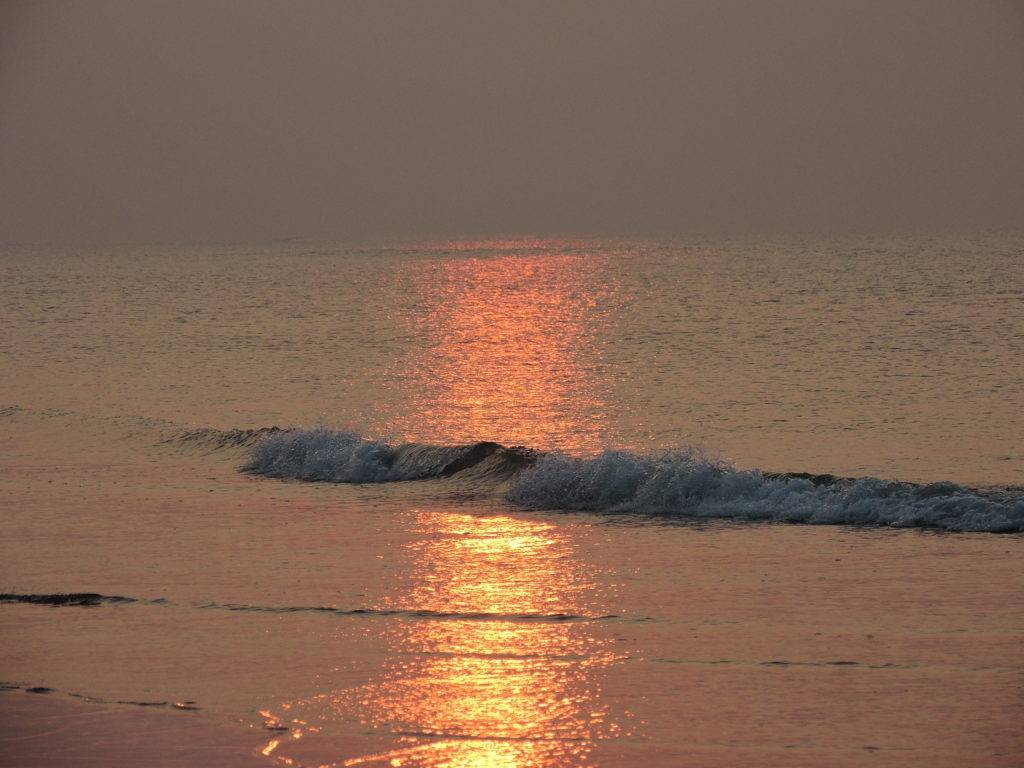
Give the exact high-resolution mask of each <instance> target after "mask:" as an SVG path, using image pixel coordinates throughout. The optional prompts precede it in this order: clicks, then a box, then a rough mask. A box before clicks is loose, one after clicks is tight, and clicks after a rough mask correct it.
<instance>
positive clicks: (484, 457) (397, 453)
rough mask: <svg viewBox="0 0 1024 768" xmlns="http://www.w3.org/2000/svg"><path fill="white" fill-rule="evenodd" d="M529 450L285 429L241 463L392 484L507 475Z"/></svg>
mask: <svg viewBox="0 0 1024 768" xmlns="http://www.w3.org/2000/svg"><path fill="white" fill-rule="evenodd" d="M532 456H533V454H532V452H531V451H527V450H526V449H519V448H506V447H504V446H502V445H499V444H498V443H491V442H479V443H472V444H470V445H450V446H438V445H420V444H418V443H404V444H402V445H398V446H392V445H389V444H388V443H385V442H381V441H379V440H371V439H368V438H365V437H362V436H361V435H358V434H356V433H354V432H342V431H338V430H332V429H325V428H320V429H311V430H298V429H296V430H281V431H278V432H274V433H272V434H269V435H265V436H264V437H263V438H262V439H261V440H259V442H257V443H256V446H255V448H254V449H253V452H252V458H251V460H250V461H249V463H248V464H246V465H245V466H244V467H242V471H243V472H249V473H252V474H256V475H264V476H266V477H276V478H286V479H294V480H306V481H310V482H326V483H388V482H396V481H402V480H425V479H428V478H436V477H450V476H452V475H454V474H456V473H463V472H466V471H467V470H473V474H475V475H476V476H478V477H490V478H495V479H499V478H502V477H507V476H509V475H510V474H512V473H514V472H516V471H517V470H519V469H521V468H522V467H523V466H525V465H526V464H527V463H528V462H530V461H532Z"/></svg>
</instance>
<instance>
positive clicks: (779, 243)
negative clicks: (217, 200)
mask: <svg viewBox="0 0 1024 768" xmlns="http://www.w3.org/2000/svg"><path fill="white" fill-rule="evenodd" d="M1022 259H1024V237H1021V236H1012V235H986V236H975V237H938V236H935V237H920V236H915V237H910V236H907V237H893V238H886V239H867V238H843V239H839V238H831V239H829V238H821V237H804V238H786V239H774V240H722V239H688V240H658V239H646V240H640V239H634V240H625V239H618V240H596V239H570V238H564V239H509V240H479V241H468V240H463V241H445V242H416V243H406V242H403V243H363V244H345V243H309V242H283V243H272V244H266V245H259V246H203V247H197V246H190V247H184V246H174V247H172V246H148V247H142V246H121V247H111V248H106V249H96V248H92V249H79V250H75V249H56V248H44V247H14V246H7V247H4V248H3V249H2V251H0V300H2V301H0V366H2V371H3V375H2V377H0V499H2V500H0V510H2V516H3V523H4V524H3V526H2V529H0V593H2V594H0V633H2V634H0V637H2V640H3V647H4V651H3V654H2V658H0V681H3V682H4V683H5V686H6V687H7V688H8V689H9V690H7V691H4V692H0V708H3V710H0V711H3V713H4V714H6V717H5V718H4V719H5V721H6V722H7V723H8V724H7V725H6V726H5V730H2V731H0V753H3V754H6V755H7V757H3V756H2V755H0V763H2V764H5V765H36V764H38V765H73V764H89V765H95V764H110V765H115V764H117V765H120V764H125V765H129V764H133V759H134V760H135V761H136V762H137V761H138V759H140V758H139V756H140V755H145V759H146V762H147V764H166V765H175V764H181V765H185V764H192V762H190V761H188V760H186V759H185V758H184V757H183V755H184V754H185V753H184V752H183V751H182V750H183V749H187V748H188V746H189V745H190V744H191V745H192V747H193V749H194V750H195V751H198V752H199V753H201V754H207V755H211V754H215V755H218V756H219V757H218V758H217V759H218V760H220V761H222V764H225V765H226V764H228V762H225V761H227V760H228V758H229V756H230V757H231V759H235V757H237V758H238V759H240V760H251V764H253V765H260V764H263V765H267V766H294V767H298V766H350V765H367V766H372V765H382V766H384V765H389V766H400V765H401V766H459V767H463V766H635V765H664V766H675V765H695V766H696V765H699V766H734V765H758V766H762V765H763V766H775V765H777V766H821V765H829V766H859V765H871V766H917V765H921V766H925V765H927V766H945V765H948V766H961V765H973V766H1018V765H1020V764H1021V760H1022V759H1024V736H1022V735H1021V733H1020V730H1019V727H1018V726H1019V722H1020V717H1021V715H1022V714H1024V683H1022V681H1024V644H1022V639H1024V600H1022V599H1021V595H1022V594H1024V557H1022V556H1024V535H1022V534H1024V447H1022V437H1024V383H1022V382H1024V270H1022V269H1021V263H1022ZM40 687H42V688H48V689H51V692H50V693H49V694H47V695H46V696H45V697H44V696H42V695H41V694H28V693H26V690H27V689H29V688H40ZM43 698H46V699H47V701H50V702H51V705H52V706H58V703H59V702H63V704H60V706H71V705H72V704H74V706H76V707H80V708H83V711H90V710H89V708H90V707H94V708H101V707H102V708H103V710H102V711H103V712H104V713H105V716H111V717H113V718H114V721H113V722H114V723H115V724H119V723H123V725H118V726H117V727H116V728H112V729H111V730H112V732H116V733H117V734H118V735H117V737H116V738H114V737H109V738H100V737H99V736H95V735H93V736H89V733H90V730H89V729H88V728H86V727H84V726H82V725H81V718H78V719H76V717H73V716H70V715H69V716H67V717H65V719H64V720H61V723H62V725H61V728H60V729H59V733H60V734H63V736H59V737H54V736H53V735H52V733H51V732H50V731H47V730H46V729H45V728H43V729H40V728H39V727H37V726H38V722H37V723H36V724H35V725H33V721H32V716H33V715H32V712H33V710H32V706H34V705H29V704H26V702H29V701H30V700H31V701H34V700H42V699H43ZM140 705H147V706H146V708H147V709H153V710H160V715H161V717H159V718H157V720H158V721H159V723H160V725H159V727H158V735H157V736H154V731H153V729H154V727H156V726H153V725H152V723H153V722H156V721H154V720H151V719H150V717H151V715H146V717H145V718H143V719H138V718H136V716H135V715H134V714H132V713H134V712H135V711H136V710H139V709H140ZM77 711H78V710H75V712H77ZM48 716H50V715H48ZM53 716H55V715H53ZM119 717H123V718H124V720H118V718H119ZM153 717H155V715H154V716H153ZM132 718H136V719H132ZM37 720H38V718H37ZM76 723H78V725H76ZM200 726H203V727H209V728H214V727H215V728H216V729H217V730H216V731H197V730H195V729H196V728H199V727H200ZM48 733H49V734H50V735H47V734H48ZM93 733H94V734H95V733H96V731H93ZM40 734H41V735H40ZM211 734H214V735H211ZM90 761H91V762H90ZM161 761H162V762H161ZM193 762H194V761H193ZM231 764H234V763H231ZM239 764H242V763H239ZM245 764H250V763H249V762H246V763H245Z"/></svg>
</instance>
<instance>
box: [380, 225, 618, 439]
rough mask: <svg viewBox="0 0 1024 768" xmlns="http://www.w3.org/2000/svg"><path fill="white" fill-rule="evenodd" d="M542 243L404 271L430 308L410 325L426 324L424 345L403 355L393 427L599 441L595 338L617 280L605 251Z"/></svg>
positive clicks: (437, 435)
mask: <svg viewBox="0 0 1024 768" xmlns="http://www.w3.org/2000/svg"><path fill="white" fill-rule="evenodd" d="M538 245H539V244H538V243H535V242H526V243H519V242H512V243H494V244H491V247H494V248H507V249H509V250H510V252H511V253H512V255H507V256H504V257H501V258H484V257H462V258H455V259H437V260H430V261H426V262H424V263H423V264H422V265H421V266H420V267H419V268H418V269H417V271H416V274H415V275H414V276H411V277H410V285H409V290H410V292H413V293H415V294H416V295H418V297H419V301H420V303H421V305H422V306H423V307H426V311H425V312H423V313H422V315H417V316H416V317H414V318H413V320H412V323H413V324H414V325H415V326H416V328H417V329H418V328H426V329H428V331H429V334H428V338H429V339H430V343H429V344H428V346H427V348H426V349H424V350H421V351H420V352H419V353H418V355H417V356H416V357H415V358H414V359H413V360H403V361H402V365H403V366H406V367H408V368H409V369H410V370H411V371H412V375H413V377H414V383H413V384H412V385H411V386H410V387H409V391H410V392H411V393H413V394H412V402H411V403H410V404H409V408H408V413H409V416H408V417H407V418H406V419H405V420H399V423H398V424H397V425H396V426H397V428H398V429H399V430H400V431H403V432H405V433H406V434H407V435H409V436H412V437H415V438H416V439H420V440H427V441H433V442H453V441H454V442H473V441H476V440H493V441H495V442H499V443H503V444H505V445H526V446H530V447H533V448H543V449H548V448H561V449H564V450H571V451H585V452H592V451H596V450H599V449H600V448H601V447H602V442H603V437H604V429H605V424H606V416H605V403H604V398H602V397H601V392H600V388H599V384H598V382H600V381H601V378H600V376H598V375H596V372H595V371H594V370H593V366H594V365H595V364H597V363H598V362H599V358H598V355H597V345H596V344H595V339H594V338H593V334H594V333H595V329H596V328H598V327H600V323H601V321H602V318H603V317H604V316H605V314H606V311H607V308H608V305H609V302H610V301H611V300H613V299H615V298H616V297H615V290H614V285H612V284H610V283H609V280H608V276H607V275H606V274H604V273H603V269H602V262H601V261H600V258H601V257H599V256H593V255H590V254H586V253H580V252H578V251H576V250H573V249H572V248H571V247H566V244H565V243H556V244H553V247H551V248H550V249H541V250H538V249H537V248H536V246H538ZM555 245H557V246H558V247H554V246H555ZM569 245H571V244H569ZM520 246H521V247H520ZM410 330H415V329H410Z"/></svg>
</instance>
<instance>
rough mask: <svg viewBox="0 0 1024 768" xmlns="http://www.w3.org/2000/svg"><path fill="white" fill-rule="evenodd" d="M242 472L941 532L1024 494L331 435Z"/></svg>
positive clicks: (1009, 508)
mask: <svg viewBox="0 0 1024 768" xmlns="http://www.w3.org/2000/svg"><path fill="white" fill-rule="evenodd" d="M243 469H244V471H247V472H251V473H253V474H260V475H265V476H268V477H276V478H287V479H294V480H306V481H313V482H330V483H386V482H395V481H402V480H424V479H430V478H439V477H450V476H453V475H456V474H459V476H460V477H462V476H463V474H462V473H466V475H467V476H472V477H474V478H475V479H479V480H483V481H485V482H493V481H498V480H504V479H507V478H509V477H511V478H512V479H511V482H510V483H509V485H508V488H507V490H506V498H507V499H508V500H509V501H511V502H513V503H515V504H518V505H521V506H525V507H531V508H535V509H550V510H570V511H573V510H574V511H591V512H604V513H631V514H637V515H650V516H660V517H672V518H680V519H729V520H763V521H774V522H787V523H809V524H818V525H829V524H831V525H875V526H892V527H900V528H937V529H942V530H947V531H987V532H993V533H1014V532H1021V531H1024V494H1022V493H1020V492H1013V493H1007V494H1004V495H1003V496H1002V497H999V496H997V495H995V494H992V493H986V492H984V491H979V490H976V489H972V488H966V487H964V486H960V485H956V484H955V483H932V484H929V485H917V484H913V483H902V482H893V481H889V480H880V479H877V478H860V479H842V478H839V479H837V478H832V477H827V476H821V477H818V478H812V477H809V476H808V477H803V476H794V475H780V474H765V473H762V472H759V471H757V470H739V469H736V468H734V467H732V466H730V465H728V464H726V463H723V462H718V461H712V460H710V459H708V458H707V457H706V456H704V455H703V454H702V453H701V452H700V451H698V450H696V449H681V450H676V451H671V452H666V453H661V454H656V455H643V454H636V453H630V452H628V451H605V452H604V453H602V454H600V455H599V456H596V457H594V458H588V459H584V458H576V457H572V456H567V455H565V454H562V453H557V452H556V453H547V454H541V453H536V452H532V451H527V450H525V449H510V448H504V447H502V446H500V445H498V444H497V443H474V444H470V445H452V446H434V445H420V444H416V443H405V444H401V445H397V446H394V445H390V444H388V443H385V442H381V441H379V440H372V439H369V438H365V437H363V436H361V435H358V434H356V433H353V432H342V431H337V430H331V429H324V428H321V429H312V430H278V431H273V432H267V433H264V435H263V436H262V439H260V440H259V442H258V443H257V444H256V446H255V447H254V449H253V454H252V459H251V461H250V462H249V463H248V464H247V465H246V466H245V467H243Z"/></svg>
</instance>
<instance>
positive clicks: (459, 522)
mask: <svg viewBox="0 0 1024 768" xmlns="http://www.w3.org/2000/svg"><path fill="white" fill-rule="evenodd" d="M417 525H418V527H419V528H421V529H422V530H424V531H431V532H433V535H432V536H430V537H429V538H426V539H424V540H423V541H422V542H420V543H418V544H416V545H414V546H415V548H416V549H417V553H416V560H415V565H414V568H415V582H414V583H415V586H414V588H413V589H412V590H411V591H410V592H409V593H407V594H406V595H403V596H401V597H400V598H399V599H398V600H397V601H396V603H395V606H396V607H408V608H412V607H413V606H415V607H417V608H419V609H428V610H432V611H437V612H438V613H459V614H487V616H486V617H480V618H476V619H472V620H470V619H466V620H442V621H420V622H407V623H404V624H403V625H401V626H398V627H396V628H395V630H394V631H393V632H392V635H391V637H390V644H391V647H392V649H393V650H395V651H398V652H399V654H400V656H399V658H400V659H401V660H400V661H398V662H397V663H395V664H394V665H393V666H392V668H391V669H390V670H389V673H388V675H387V676H386V678H385V679H384V680H383V681H382V682H381V683H379V684H376V685H373V686H371V687H370V688H368V689H367V691H366V696H365V698H364V704H365V705H366V707H367V712H366V716H365V717H366V721H367V722H368V724H371V725H373V726H374V727H377V728H388V729H390V730H397V731H400V732H403V733H407V734H417V735H420V736H423V737H433V738H434V739H440V741H432V742H430V743H427V744H423V745H420V746H418V747H415V748H412V749H408V748H403V749H402V750H401V755H398V754H396V755H394V757H396V758H397V759H400V760H402V761H403V764H406V765H451V766H467V768H468V766H495V765H496V766H505V765H507V766H536V765H552V766H553V765H564V764H574V763H576V762H578V761H579V760H581V759H582V758H583V757H584V756H585V755H586V753H587V752H588V751H589V748H590V742H591V741H592V740H593V739H596V738H602V737H604V736H607V735H609V734H611V733H614V732H615V731H616V730H617V727H616V726H615V725H614V724H612V723H609V722H608V713H607V709H606V707H604V706H602V705H601V704H600V703H599V701H598V700H597V699H598V697H599V690H598V688H597V683H596V681H595V675H594V672H595V671H596V669H597V668H599V667H600V666H602V665H605V664H607V663H609V662H610V661H612V660H613V656H612V655H611V654H610V653H609V652H608V650H607V649H606V648H605V647H604V646H603V644H602V643H601V642H599V641H598V640H596V639H595V638H594V637H592V636H591V635H590V634H589V632H588V626H587V625H588V622H587V621H573V620H571V618H570V617H580V616H584V615H585V614H586V611H585V604H586V602H587V600H586V595H585V593H586V592H587V590H588V589H590V588H591V585H590V584H589V583H588V581H587V574H585V573H583V572H581V570H580V569H579V567H578V565H577V564H575V563H574V561H573V560H572V559H571V557H570V555H571V549H570V547H569V546H568V542H566V541H565V540H564V539H563V538H562V537H561V535H560V533H559V531H558V530H557V529H556V528H555V527H554V526H552V525H549V524H546V523H542V522H537V521H531V520H524V519H516V518H511V517H505V516H489V517H477V516H472V515H465V514H457V513H445V512H421V513H419V514H418V515H417ZM554 617H563V618H562V619H556V618H554Z"/></svg>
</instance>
